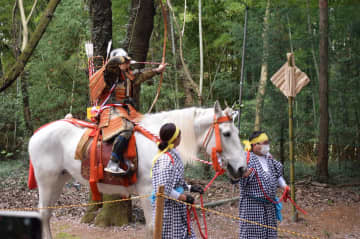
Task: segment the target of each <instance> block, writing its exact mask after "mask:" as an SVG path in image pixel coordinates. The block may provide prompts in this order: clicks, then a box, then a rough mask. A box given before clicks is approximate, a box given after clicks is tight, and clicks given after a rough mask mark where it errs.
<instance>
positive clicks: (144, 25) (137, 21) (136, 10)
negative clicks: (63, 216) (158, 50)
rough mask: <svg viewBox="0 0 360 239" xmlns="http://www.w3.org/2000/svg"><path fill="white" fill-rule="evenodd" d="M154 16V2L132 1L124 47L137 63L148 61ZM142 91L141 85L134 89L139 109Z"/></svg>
mask: <svg viewBox="0 0 360 239" xmlns="http://www.w3.org/2000/svg"><path fill="white" fill-rule="evenodd" d="M154 16H155V8H154V1H153V0H151V1H148V0H132V1H131V13H130V18H129V23H128V28H127V34H126V39H125V42H124V45H123V47H124V48H125V49H126V50H127V51H128V53H129V55H130V56H131V57H132V58H133V59H134V60H135V61H139V62H144V61H146V56H147V53H148V50H149V41H150V37H151V33H152V31H153V28H154ZM136 68H138V69H141V68H144V65H143V64H139V65H137V66H136ZM140 90H141V87H140V85H138V86H136V87H135V88H134V89H133V98H134V100H135V104H136V108H137V109H139V106H140ZM154 94H155V93H154Z"/></svg>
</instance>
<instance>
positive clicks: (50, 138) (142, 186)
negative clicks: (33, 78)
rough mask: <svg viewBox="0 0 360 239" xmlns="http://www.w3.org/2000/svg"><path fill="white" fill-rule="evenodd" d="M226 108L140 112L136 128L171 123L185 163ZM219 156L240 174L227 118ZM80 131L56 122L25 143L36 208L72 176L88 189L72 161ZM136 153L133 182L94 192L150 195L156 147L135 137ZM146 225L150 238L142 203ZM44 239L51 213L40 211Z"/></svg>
mask: <svg viewBox="0 0 360 239" xmlns="http://www.w3.org/2000/svg"><path fill="white" fill-rule="evenodd" d="M231 112H232V110H231V109H229V108H228V109H226V110H224V111H222V109H221V107H220V106H219V104H218V102H216V103H215V106H214V108H208V109H202V108H195V107H192V108H186V109H181V110H173V111H169V112H161V113H156V114H146V115H144V118H143V120H142V121H141V123H140V125H141V126H143V127H144V128H145V129H147V130H148V131H150V132H152V133H155V134H158V132H159V130H160V127H161V126H162V125H163V124H164V123H167V122H173V123H175V124H176V125H177V126H178V127H179V128H180V129H181V136H182V141H181V144H180V145H179V147H178V150H179V151H180V154H181V158H182V159H183V160H184V162H187V161H191V160H192V159H193V158H194V157H196V154H197V152H198V150H199V149H200V148H201V147H202V144H203V142H204V140H205V138H206V135H207V132H208V130H209V128H210V127H212V125H213V123H214V116H216V118H219V117H222V116H225V115H226V114H231ZM219 129H220V135H221V144H222V153H221V155H220V156H221V157H220V158H221V161H222V162H221V165H222V167H223V168H224V169H227V172H228V175H229V176H230V177H232V178H233V179H237V178H239V177H241V176H242V174H243V173H244V172H245V171H246V167H247V165H246V158H245V152H244V150H243V148H242V146H241V144H240V139H239V136H238V130H237V128H236V127H235V125H234V123H233V122H232V121H231V120H230V121H227V122H223V123H221V124H219ZM85 130H86V129H85V128H81V127H77V126H75V125H73V124H71V123H68V122H65V121H56V122H54V123H52V124H49V125H48V126H46V127H44V128H42V129H41V130H39V131H38V132H37V133H35V134H34V135H33V136H32V137H31V139H30V142H29V154H30V158H31V162H32V165H33V168H34V172H35V178H36V181H37V184H38V189H39V208H47V207H49V206H53V205H55V203H56V201H57V200H58V198H59V196H60V194H61V192H62V188H63V186H64V184H65V183H66V181H68V180H69V179H71V177H73V178H75V179H76V180H77V181H78V182H80V183H82V184H85V185H88V181H87V180H85V179H84V178H83V177H82V176H81V162H80V161H79V160H74V156H75V150H76V146H77V143H78V142H79V140H80V138H81V136H82V134H83V133H84V131H85ZM214 135H215V134H214V133H211V134H210V137H209V140H208V144H207V145H206V149H205V150H206V152H207V153H208V154H210V153H211V148H212V147H214V146H215V136H214ZM135 137H136V145H137V153H138V180H137V183H136V184H134V185H132V186H129V187H123V186H117V185H108V184H102V183H98V184H97V186H98V189H99V191H100V192H102V193H105V194H121V195H124V196H129V195H130V194H133V193H138V194H139V195H147V194H150V193H151V192H152V190H153V189H152V182H151V178H150V170H151V166H152V159H153V157H154V155H155V154H156V153H157V150H158V149H157V145H156V144H155V143H154V142H153V141H151V140H149V139H148V138H146V137H145V136H143V135H142V134H140V133H136V134H135ZM141 204H142V207H143V210H144V215H145V220H146V227H147V229H148V231H149V235H152V230H153V224H152V209H151V204H150V200H148V199H142V200H141ZM40 216H41V219H42V222H43V236H44V238H52V237H51V231H50V217H51V209H41V210H40Z"/></svg>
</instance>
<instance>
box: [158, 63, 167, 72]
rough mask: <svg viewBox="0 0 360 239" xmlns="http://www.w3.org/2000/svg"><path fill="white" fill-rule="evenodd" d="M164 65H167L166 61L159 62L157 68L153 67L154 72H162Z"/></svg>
mask: <svg viewBox="0 0 360 239" xmlns="http://www.w3.org/2000/svg"><path fill="white" fill-rule="evenodd" d="M166 65H167V63H165V64H160V65H159V66H158V68H156V69H155V72H156V73H161V72H164V71H165V68H166Z"/></svg>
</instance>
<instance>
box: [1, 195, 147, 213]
mask: <svg viewBox="0 0 360 239" xmlns="http://www.w3.org/2000/svg"><path fill="white" fill-rule="evenodd" d="M150 196H151V195H150V194H148V195H143V196H136V197H130V198H123V199H117V200H111V201H104V202H94V203H87V204H73V205H62V206H49V207H39V208H35V207H34V208H29V207H28V208H10V209H5V208H0V211H36V210H44V209H62V208H71V207H88V206H94V205H100V204H110V203H118V202H124V201H130V200H136V199H141V198H146V197H150Z"/></svg>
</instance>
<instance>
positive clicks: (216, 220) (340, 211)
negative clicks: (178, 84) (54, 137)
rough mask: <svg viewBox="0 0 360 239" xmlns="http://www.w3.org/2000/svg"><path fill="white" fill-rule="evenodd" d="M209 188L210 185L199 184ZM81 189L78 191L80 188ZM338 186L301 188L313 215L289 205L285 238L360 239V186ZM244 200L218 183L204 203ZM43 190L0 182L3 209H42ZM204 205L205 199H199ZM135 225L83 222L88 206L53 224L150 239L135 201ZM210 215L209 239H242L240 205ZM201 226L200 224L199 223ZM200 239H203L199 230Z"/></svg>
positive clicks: (70, 197) (79, 200) (90, 237)
mask: <svg viewBox="0 0 360 239" xmlns="http://www.w3.org/2000/svg"><path fill="white" fill-rule="evenodd" d="M196 183H200V184H202V185H206V183H207V182H206V181H197V182H196ZM74 185H75V186H74ZM359 185H360V184H359V182H354V183H353V185H342V186H339V185H338V186H332V185H325V184H319V183H316V182H312V181H310V180H303V181H302V182H300V183H298V184H297V185H296V201H297V203H298V205H299V206H300V207H301V208H303V209H304V210H305V211H307V213H308V215H303V214H300V213H299V220H298V222H293V221H292V207H291V204H290V203H285V204H284V209H283V211H282V212H283V221H282V222H281V223H280V224H279V233H278V234H279V238H360V227H359V225H360V186H359ZM236 196H238V189H237V188H236V187H234V188H233V187H232V185H231V184H230V183H228V182H222V181H215V182H214V184H213V185H212V186H211V187H210V189H209V190H208V192H207V193H206V194H205V196H204V202H205V203H208V202H213V201H218V200H222V199H228V198H231V197H236ZM87 199H88V190H87V187H85V186H80V185H77V184H74V183H69V184H67V185H66V187H65V188H64V193H63V194H62V195H61V198H60V200H59V202H58V204H57V205H78V204H86V203H87ZM37 200H38V196H37V190H31V191H30V190H28V189H27V187H26V183H25V180H18V178H14V177H9V178H8V179H7V180H5V181H2V182H1V183H0V209H5V208H7V209H12V208H24V207H37ZM197 201H198V202H199V200H197ZM133 205H134V210H133V214H134V217H135V218H137V219H136V220H135V222H133V223H132V224H130V225H127V226H122V227H108V228H101V227H97V226H94V225H92V224H84V223H80V219H81V216H82V215H83V214H84V212H85V210H86V208H85V207H73V208H72V207H71V208H64V209H57V210H55V211H54V216H53V217H52V219H51V227H52V233H53V236H54V238H55V239H65V238H71V239H77V238H84V239H101V238H107V239H115V238H136V239H143V238H149V237H148V235H147V233H146V230H145V226H144V224H143V223H142V221H143V215H142V212H141V210H140V209H139V208H138V205H139V202H138V201H136V200H135V201H134V202H133ZM210 209H211V210H215V211H216V212H221V213H223V214H224V215H219V214H217V213H215V212H207V213H206V220H207V226H208V238H238V230H239V226H238V221H237V220H236V219H233V218H231V217H237V216H238V202H237V201H234V202H232V203H226V204H223V205H221V206H217V207H212V208H210ZM193 226H194V227H195V224H193ZM195 231H196V234H197V235H198V238H201V237H200V235H199V232H198V229H197V228H195Z"/></svg>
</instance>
